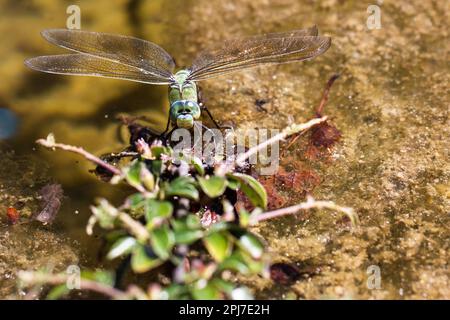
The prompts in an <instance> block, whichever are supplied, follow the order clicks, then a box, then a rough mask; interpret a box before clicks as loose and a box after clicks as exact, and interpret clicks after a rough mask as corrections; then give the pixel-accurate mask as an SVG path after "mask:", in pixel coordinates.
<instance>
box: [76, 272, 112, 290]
mask: <svg viewBox="0 0 450 320" xmlns="http://www.w3.org/2000/svg"><path fill="white" fill-rule="evenodd" d="M81 278H82V279H86V280H92V281H96V282H100V283H102V284H105V285H108V286H113V285H114V280H115V277H114V273H113V272H110V271H105V270H95V271H92V270H84V271H82V272H81Z"/></svg>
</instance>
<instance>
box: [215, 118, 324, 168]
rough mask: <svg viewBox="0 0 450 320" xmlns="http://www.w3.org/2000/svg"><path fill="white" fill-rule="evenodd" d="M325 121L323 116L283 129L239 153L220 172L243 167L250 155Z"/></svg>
mask: <svg viewBox="0 0 450 320" xmlns="http://www.w3.org/2000/svg"><path fill="white" fill-rule="evenodd" d="M326 120H327V117H326V116H325V117H321V118H314V119H311V120H309V121H308V122H306V123H302V124H293V125H290V126H289V127H287V128H286V129H284V130H283V131H281V132H280V133H278V134H277V135H275V136H273V137H271V138H270V139H267V140H266V141H264V142H262V143H260V144H259V145H257V146H254V147H252V148H250V149H249V150H247V151H246V152H245V153H241V154H240V155H238V156H237V157H236V160H235V161H234V162H230V163H226V164H224V165H223V167H222V168H221V170H220V171H222V172H224V173H227V172H230V171H232V170H233V169H234V167H235V166H236V165H237V166H242V165H244V164H245V160H247V159H248V158H250V157H251V156H252V155H254V154H256V153H258V152H259V151H260V150H262V149H264V148H267V147H268V146H270V145H272V144H274V143H275V142H277V141H280V140H284V139H286V137H288V136H290V135H293V134H296V133H299V132H303V131H306V130H308V129H310V128H312V127H314V126H315V125H317V124H319V123H322V122H324V121H326Z"/></svg>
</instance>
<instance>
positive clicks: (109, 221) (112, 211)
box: [91, 199, 119, 229]
mask: <svg viewBox="0 0 450 320" xmlns="http://www.w3.org/2000/svg"><path fill="white" fill-rule="evenodd" d="M91 211H92V213H93V214H94V216H95V217H96V218H97V221H98V223H99V225H100V226H101V227H102V228H104V229H112V228H114V225H115V221H116V218H117V215H118V214H119V212H118V210H117V209H116V208H115V207H114V206H113V205H111V204H110V203H109V202H108V201H107V200H106V199H100V200H99V205H98V206H96V207H95V206H92V207H91Z"/></svg>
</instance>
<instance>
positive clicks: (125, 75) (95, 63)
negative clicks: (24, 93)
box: [25, 53, 170, 84]
mask: <svg viewBox="0 0 450 320" xmlns="http://www.w3.org/2000/svg"><path fill="white" fill-rule="evenodd" d="M25 64H26V65H27V66H28V67H30V68H31V69H34V70H38V71H43V72H48V73H56V74H65V75H79V76H94V77H104V78H114V79H122V80H130V81H136V82H143V83H150V84H169V83H170V81H169V80H168V79H162V78H161V77H160V76H156V75H154V74H152V73H146V72H145V71H144V72H143V71H140V70H138V69H136V68H134V67H130V66H127V65H124V64H120V63H117V62H114V61H111V60H106V59H100V58H97V57H94V56H90V55H87V54H81V53H77V54H62V55H54V56H41V57H36V58H31V59H28V60H26V61H25Z"/></svg>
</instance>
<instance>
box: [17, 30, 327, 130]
mask: <svg viewBox="0 0 450 320" xmlns="http://www.w3.org/2000/svg"><path fill="white" fill-rule="evenodd" d="M41 34H42V36H43V37H44V38H45V39H46V40H47V41H48V42H50V43H52V44H54V45H56V46H59V47H62V48H65V49H68V50H70V51H71V53H69V54H61V55H49V56H40V57H35V58H31V59H28V60H26V61H25V64H26V65H27V66H28V67H30V68H31V69H34V70H38V71H42V72H47V73H54V74H62V75H78V76H95V77H104V78H114V79H121V80H128V81H135V82H140V83H146V84H153V85H167V86H168V88H169V103H170V108H169V115H168V120H167V126H166V130H165V131H164V132H163V133H166V132H168V130H169V128H170V127H173V128H186V129H191V128H193V127H194V123H195V121H197V120H198V119H199V118H200V117H201V113H202V111H203V110H204V111H205V112H206V113H207V114H208V116H209V117H210V118H211V120H212V121H213V122H214V124H215V125H216V126H217V127H218V128H219V126H218V124H217V122H216V121H215V120H214V118H213V117H212V115H211V113H210V112H209V110H208V109H207V108H206V106H205V105H204V104H202V103H201V102H200V101H199V89H198V86H197V82H198V81H203V80H206V79H210V78H213V77H216V76H222V75H225V74H228V73H230V72H235V71H240V70H243V69H246V68H250V67H256V66H261V65H273V64H282V63H288V62H294V61H302V60H308V59H312V58H314V57H316V56H318V55H321V54H322V53H324V52H325V51H326V50H327V49H328V48H329V47H330V45H331V38H329V37H324V36H319V35H318V29H317V27H316V26H312V27H310V28H306V29H301V30H292V31H288V32H281V33H269V34H263V35H256V36H249V37H244V38H241V39H232V40H225V41H222V42H221V43H219V44H218V45H215V46H211V47H209V48H207V49H205V50H204V51H201V52H200V53H199V54H198V55H197V57H196V58H195V59H194V61H193V63H192V66H191V67H189V68H183V69H181V70H179V71H177V72H175V71H174V70H175V67H176V66H175V61H174V59H173V58H172V56H171V55H170V54H169V53H167V52H166V51H165V50H164V49H163V48H161V47H160V46H158V45H156V44H155V43H152V42H149V41H146V40H142V39H138V38H135V37H131V36H124V35H115V34H108V33H99V32H91V31H84V30H74V29H72V30H71V29H48V30H44V31H42V33H41Z"/></svg>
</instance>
